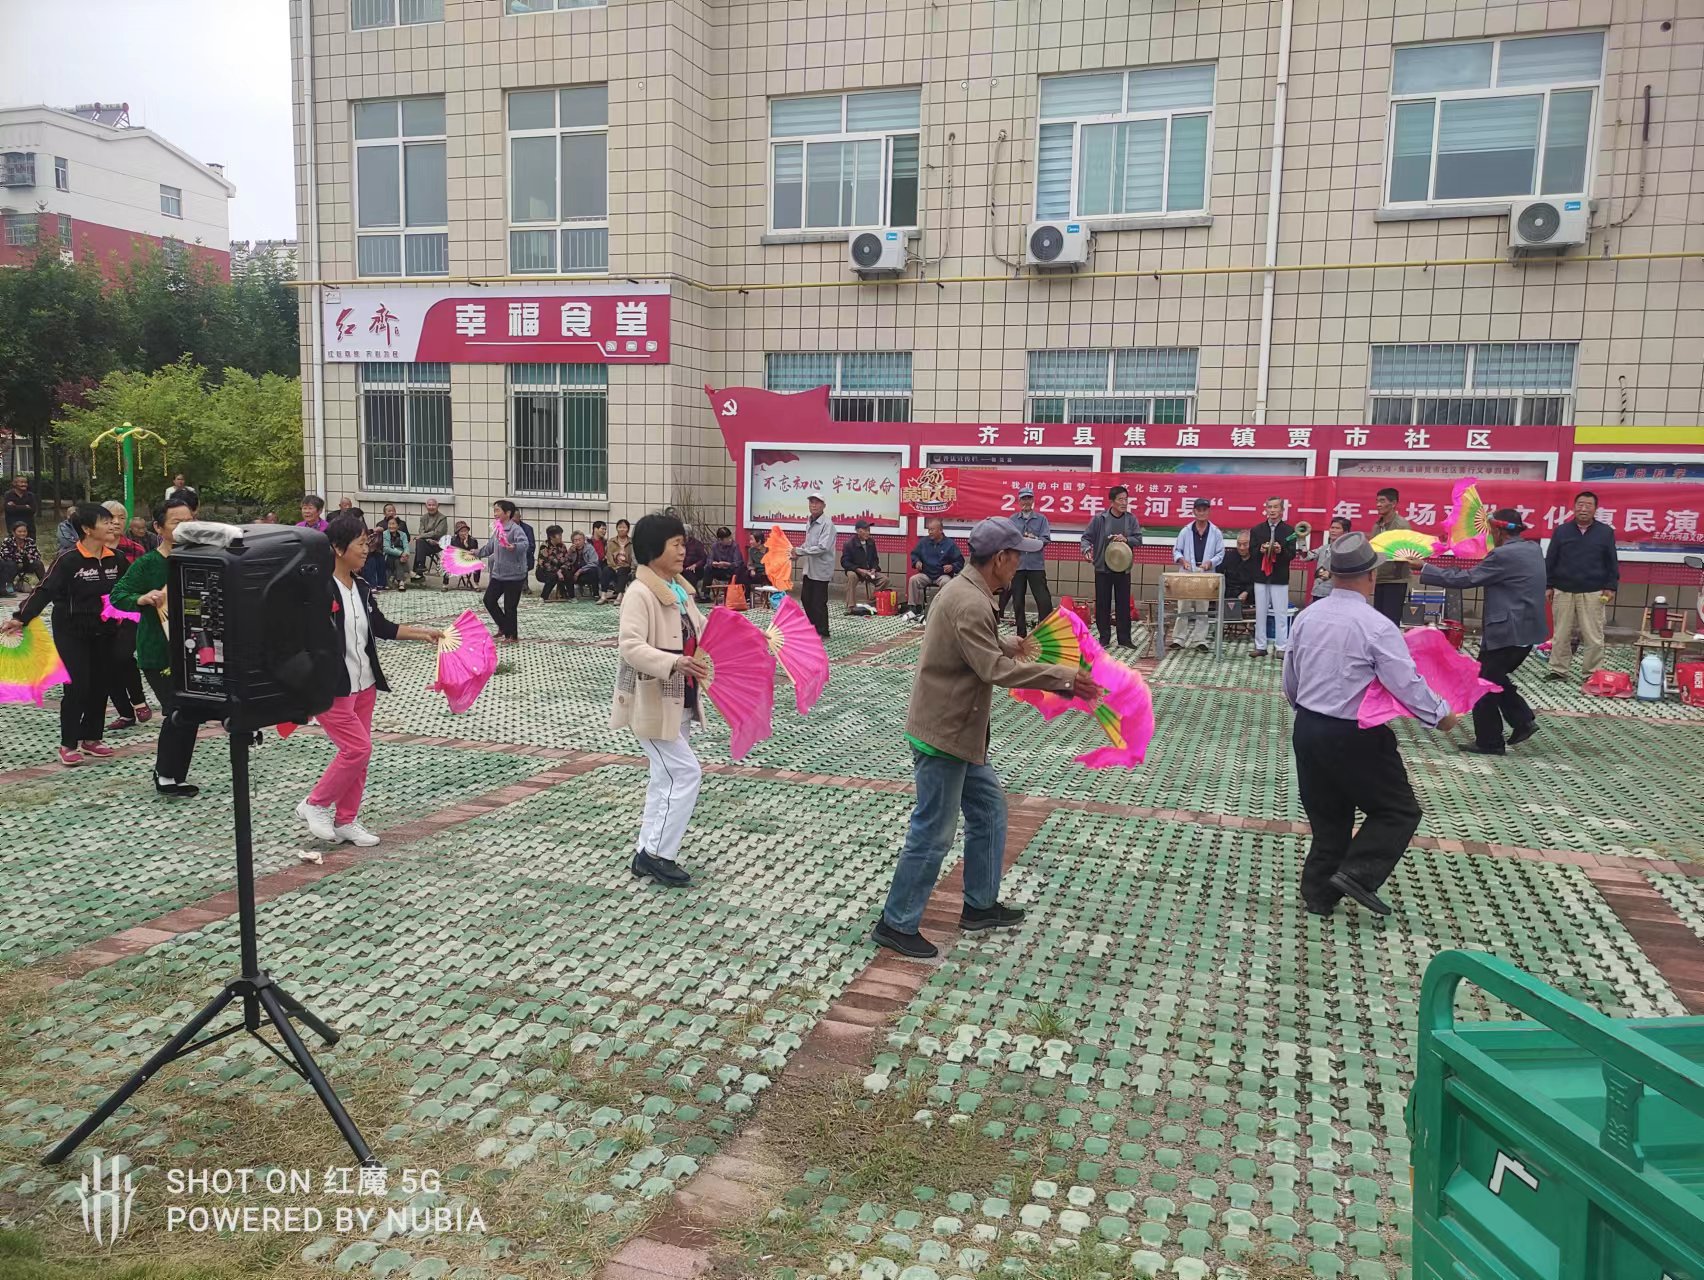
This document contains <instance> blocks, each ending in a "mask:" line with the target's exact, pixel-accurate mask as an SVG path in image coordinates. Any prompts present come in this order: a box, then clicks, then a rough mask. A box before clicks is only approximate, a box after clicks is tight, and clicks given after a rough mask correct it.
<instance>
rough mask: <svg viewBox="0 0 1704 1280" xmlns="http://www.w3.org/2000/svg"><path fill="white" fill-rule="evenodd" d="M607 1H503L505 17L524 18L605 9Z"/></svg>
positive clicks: (607, 4)
mask: <svg viewBox="0 0 1704 1280" xmlns="http://www.w3.org/2000/svg"><path fill="white" fill-rule="evenodd" d="M607 8H609V0H503V15H504V16H505V17H525V16H526V15H528V14H534V13H554V12H557V11H559V10H560V11H562V12H568V11H570V10H573V9H607Z"/></svg>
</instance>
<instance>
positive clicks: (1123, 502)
mask: <svg viewBox="0 0 1704 1280" xmlns="http://www.w3.org/2000/svg"><path fill="white" fill-rule="evenodd" d="M1141 543H1142V523H1141V521H1139V520H1137V519H1136V514H1135V512H1133V511H1131V510H1130V491H1129V490H1128V489H1126V488H1125V487H1124V486H1123V485H1121V484H1115V485H1113V486H1112V488H1111V489H1110V490H1108V492H1107V495H1106V509H1105V510H1104V511H1097V512H1096V513H1095V518H1094V519H1093V520H1091V521H1089V527H1088V528H1087V529H1085V530H1084V531H1083V559H1085V560H1087V561H1088V562H1089V563H1090V564H1092V565H1094V567H1095V629H1096V630H1097V631H1099V632H1100V642H1101V647H1102V648H1106V647H1108V646H1110V645H1111V644H1112V628H1113V625H1114V620H1116V622H1117V626H1118V643H1119V644H1120V645H1121V646H1123V647H1124V648H1126V649H1134V648H1135V647H1136V645H1135V642H1134V641H1132V640H1131V638H1130V565H1131V563H1132V562H1133V561H1134V559H1135V551H1136V548H1137V547H1138V546H1140V545H1141ZM1109 549H1110V550H1111V552H1112V554H1111V555H1110V556H1109V555H1108V554H1107V552H1108V550H1109Z"/></svg>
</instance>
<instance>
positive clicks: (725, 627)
mask: <svg viewBox="0 0 1704 1280" xmlns="http://www.w3.org/2000/svg"><path fill="white" fill-rule="evenodd" d="M812 634H813V635H814V634H815V632H812ZM698 648H699V650H700V651H701V652H703V653H705V654H708V655H709V658H710V664H711V669H710V678H709V679H708V680H706V681H705V682H704V684H703V685H702V686H701V687H702V689H703V691H704V696H705V697H707V698H709V699H710V701H711V703H713V704H714V705H715V708H716V710H717V711H719V712H721V713H722V719H724V720H726V721H727V722H728V754H729V755H730V756H732V757H733V758H734V759H735V760H738V759H741V758H742V757H743V756H744V755H745V754H746V752H748V751H750V750H751V749H752V748H753V747H754V746H756V745H757V744H758V743H760V742H762V741H763V740H764V739H765V738H767V737H769V735H770V734H771V733H772V732H773V731H774V730H773V723H774V718H775V655H774V654H772V653H770V651H769V637H768V636H766V635H765V634H764V633H763V631H762V630H761V629H760V628H759V627H758V626H757V624H756V623H754V622H752V621H751V620H750V619H748V618H747V617H746V616H745V615H744V614H743V613H735V612H734V611H733V610H732V609H729V608H727V607H726V606H718V607H716V608H714V609H712V610H711V611H710V617H709V618H708V619H707V620H706V621H705V623H704V630H703V632H702V633H701V634H700V635H699V637H698Z"/></svg>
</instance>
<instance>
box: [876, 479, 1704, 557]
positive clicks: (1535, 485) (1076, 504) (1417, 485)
mask: <svg viewBox="0 0 1704 1280" xmlns="http://www.w3.org/2000/svg"><path fill="white" fill-rule="evenodd" d="M1391 483H1392V482H1391V481H1390V480H1385V479H1380V478H1378V477H1376V476H1367V477H1360V476H1357V477H1331V476H1259V475H1181V474H1171V473H1168V474H1146V473H1140V472H1105V471H1100V472H1088V471H1045V470H1036V471H1026V470H1024V469H1022V468H1019V467H1006V468H1001V469H999V470H979V469H975V468H968V467H932V468H907V469H905V470H904V471H902V472H901V473H900V510H901V511H902V513H904V514H906V515H915V516H940V517H941V518H942V519H943V520H946V521H948V522H949V523H952V524H969V523H971V522H972V521H976V520H981V519H983V518H984V517H986V516H996V515H1010V514H1011V513H1012V512H1014V511H1016V510H1017V509H1018V491H1019V490H1020V489H1025V488H1030V489H1033V490H1034V491H1035V506H1036V510H1037V511H1039V512H1041V513H1042V514H1043V515H1045V516H1047V518H1048V520H1049V521H1050V522H1051V523H1052V525H1053V527H1054V528H1055V529H1056V530H1060V531H1062V532H1068V531H1070V530H1073V529H1081V528H1083V527H1084V526H1086V525H1087V524H1088V522H1089V521H1090V520H1092V519H1093V518H1094V516H1095V514H1096V513H1097V512H1099V511H1101V510H1102V509H1103V508H1104V507H1105V506H1106V495H1107V492H1108V491H1109V490H1110V489H1111V488H1112V487H1113V486H1114V485H1123V486H1124V487H1125V488H1127V489H1128V490H1129V491H1130V510H1131V511H1132V512H1134V513H1135V515H1136V518H1137V519H1138V520H1140V521H1141V522H1142V524H1143V525H1145V526H1149V527H1157V528H1162V529H1167V528H1169V529H1176V528H1179V527H1181V526H1182V525H1184V524H1186V523H1188V522H1189V521H1190V520H1191V519H1192V518H1193V516H1194V502H1195V499H1197V498H1206V499H1208V500H1209V501H1210V502H1212V504H1213V512H1212V516H1213V521H1214V523H1215V524H1217V525H1219V527H1220V528H1222V529H1236V528H1246V527H1247V526H1249V525H1252V524H1254V523H1256V522H1257V521H1259V520H1260V518H1261V509H1262V507H1263V505H1264V504H1265V502H1266V499H1268V498H1274V497H1276V498H1282V499H1284V502H1285V518H1286V519H1288V520H1290V521H1291V522H1294V521H1296V520H1306V521H1307V522H1308V523H1309V524H1310V525H1312V526H1313V527H1314V528H1315V529H1316V530H1319V531H1321V532H1323V531H1324V529H1325V526H1326V525H1327V524H1328V523H1329V522H1330V520H1331V519H1332V518H1333V517H1334V516H1344V517H1346V518H1347V519H1348V520H1349V521H1350V522H1351V523H1352V524H1353V526H1354V527H1355V528H1357V529H1362V530H1365V529H1366V528H1367V526H1368V525H1370V524H1371V523H1372V521H1373V520H1374V519H1376V518H1377V514H1376V511H1375V507H1374V500H1375V498H1376V497H1377V495H1378V491H1379V490H1380V489H1382V488H1384V487H1386V486H1387V485H1389V484H1391ZM1395 485H1396V487H1397V488H1398V489H1399V490H1400V492H1401V494H1402V497H1401V499H1400V501H1399V502H1398V504H1397V508H1398V511H1399V512H1400V514H1401V515H1403V516H1404V517H1405V518H1406V519H1407V520H1408V522H1409V523H1410V524H1412V525H1413V526H1414V528H1415V529H1417V530H1419V531H1420V532H1422V533H1426V534H1431V535H1433V536H1438V535H1441V534H1442V533H1443V530H1444V521H1445V518H1446V516H1447V514H1448V510H1449V505H1450V495H1451V491H1452V490H1453V489H1454V487H1455V482H1454V481H1453V480H1433V479H1422V478H1416V477H1403V478H1401V479H1400V480H1398V481H1396V482H1395ZM1581 487H1582V486H1581V485H1580V484H1579V483H1578V482H1577V481H1551V480H1503V479H1498V480H1484V481H1482V482H1481V484H1480V486H1479V492H1480V497H1481V498H1482V499H1483V500H1484V501H1485V502H1486V503H1487V504H1488V505H1489V506H1491V507H1493V508H1495V507H1513V508H1515V509H1516V510H1517V511H1519V512H1520V513H1521V515H1522V518H1523V519H1525V520H1526V522H1527V524H1528V525H1530V526H1531V527H1532V530H1533V532H1534V533H1535V534H1537V535H1539V536H1544V537H1548V536H1549V535H1550V533H1551V531H1552V530H1553V529H1554V528H1555V527H1556V526H1557V525H1559V524H1564V523H1566V522H1567V521H1568V520H1570V519H1572V518H1573V513H1574V495H1575V493H1577V492H1578V491H1579V490H1580V488H1581ZM1600 496H1601V498H1602V505H1600V506H1599V508H1598V519H1599V520H1601V521H1603V522H1604V523H1606V524H1608V525H1610V526H1611V527H1612V528H1613V529H1614V530H1615V536H1616V539H1617V541H1620V542H1630V543H1632V542H1644V541H1650V540H1660V541H1663V542H1671V543H1682V544H1689V545H1700V546H1704V523H1701V520H1700V517H1701V516H1704V485H1695V484H1675V483H1673V482H1667V483H1665V482H1654V483H1649V484H1647V483H1641V482H1639V481H1617V482H1616V483H1615V485H1614V486H1613V488H1612V487H1610V486H1608V485H1605V486H1604V488H1603V490H1602V491H1601V494H1600Z"/></svg>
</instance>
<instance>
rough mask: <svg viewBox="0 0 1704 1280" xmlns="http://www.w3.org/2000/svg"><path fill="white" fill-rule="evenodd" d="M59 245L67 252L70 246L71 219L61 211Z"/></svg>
mask: <svg viewBox="0 0 1704 1280" xmlns="http://www.w3.org/2000/svg"><path fill="white" fill-rule="evenodd" d="M59 247H60V248H61V249H64V250H66V251H67V252H69V250H70V248H71V219H70V218H67V217H66V216H65V215H64V214H63V213H62V214H60V215H59Z"/></svg>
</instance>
